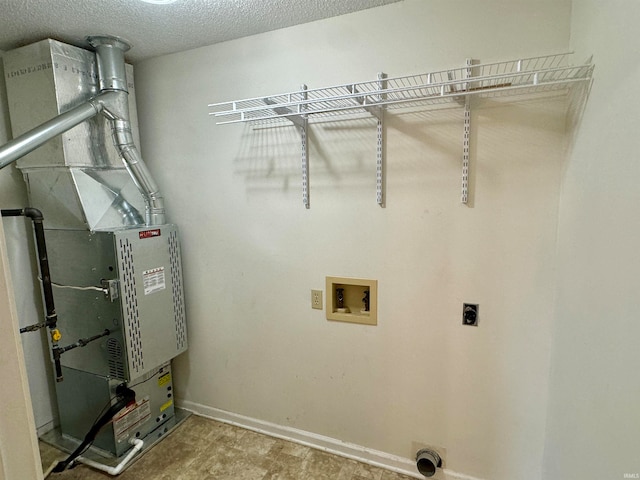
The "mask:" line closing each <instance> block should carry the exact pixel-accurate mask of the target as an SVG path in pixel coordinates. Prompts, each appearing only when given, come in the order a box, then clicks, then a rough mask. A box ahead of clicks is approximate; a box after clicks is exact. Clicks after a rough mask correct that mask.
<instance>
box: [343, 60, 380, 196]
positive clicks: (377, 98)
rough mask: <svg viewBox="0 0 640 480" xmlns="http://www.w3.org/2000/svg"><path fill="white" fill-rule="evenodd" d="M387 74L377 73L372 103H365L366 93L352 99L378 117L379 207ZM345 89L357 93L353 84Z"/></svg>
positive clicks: (377, 163)
mask: <svg viewBox="0 0 640 480" xmlns="http://www.w3.org/2000/svg"><path fill="white" fill-rule="evenodd" d="M386 79H387V74H386V73H382V72H380V73H378V91H379V92H380V93H378V94H377V95H375V99H374V105H367V103H366V95H365V94H363V95H362V96H361V97H355V98H354V100H355V101H356V102H357V103H358V104H360V105H361V106H362V108H363V109H365V110H366V111H367V112H369V113H370V114H371V115H372V116H374V117H375V118H376V119H378V124H377V126H376V132H377V143H376V202H377V203H378V205H380V206H381V207H384V202H385V198H384V197H385V192H384V185H385V173H386V172H385V151H386V145H385V131H384V102H385V101H386V100H387V94H386V93H383V92H384V91H385V90H386V89H387V80H386ZM347 90H348V91H349V93H351V94H358V93H360V92H358V89H357V88H356V86H355V85H348V86H347Z"/></svg>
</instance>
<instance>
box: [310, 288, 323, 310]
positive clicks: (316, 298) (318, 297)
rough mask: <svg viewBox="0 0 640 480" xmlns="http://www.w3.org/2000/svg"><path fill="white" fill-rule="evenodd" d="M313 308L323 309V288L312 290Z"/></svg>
mask: <svg viewBox="0 0 640 480" xmlns="http://www.w3.org/2000/svg"><path fill="white" fill-rule="evenodd" d="M311 308H315V309H316V310H322V290H311Z"/></svg>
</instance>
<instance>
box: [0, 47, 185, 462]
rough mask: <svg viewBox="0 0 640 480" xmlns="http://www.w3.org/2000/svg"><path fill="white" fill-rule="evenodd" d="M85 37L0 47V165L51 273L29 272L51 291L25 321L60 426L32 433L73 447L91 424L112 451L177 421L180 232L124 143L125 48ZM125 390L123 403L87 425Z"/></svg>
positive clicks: (130, 95)
mask: <svg viewBox="0 0 640 480" xmlns="http://www.w3.org/2000/svg"><path fill="white" fill-rule="evenodd" d="M87 40H88V42H89V45H91V47H92V48H93V49H94V51H95V53H94V52H91V51H88V50H86V49H82V48H78V47H74V46H71V45H66V44H64V43H61V42H57V41H55V40H51V39H48V40H43V41H41V42H38V43H35V44H32V45H27V46H25V47H21V48H18V49H16V50H13V51H10V52H6V53H5V54H4V56H3V63H4V69H5V77H6V87H7V100H8V104H9V113H10V118H11V126H12V130H13V134H14V136H15V139H14V140H12V141H10V142H8V143H7V144H5V145H3V146H2V147H0V168H3V167H5V166H7V165H10V164H11V163H13V162H16V165H17V167H18V168H19V169H20V171H21V172H22V175H23V177H24V179H25V182H26V184H27V191H28V194H29V202H30V207H34V209H35V208H37V209H38V210H39V211H41V212H42V215H39V217H38V218H39V221H40V222H42V223H43V225H44V227H43V229H44V232H43V235H44V234H45V233H46V242H47V246H48V248H47V250H46V251H47V261H48V266H49V267H50V268H49V270H50V275H49V273H47V272H45V271H44V269H42V268H41V277H42V278H41V279H42V280H43V286H44V284H45V280H46V281H47V284H48V286H49V289H48V290H47V289H46V288H45V290H46V291H47V292H49V293H51V294H52V295H53V299H51V302H50V308H49V305H48V308H47V312H48V313H47V319H46V321H45V322H44V323H39V324H34V325H33V326H32V327H33V329H38V328H41V327H44V326H48V327H50V346H51V348H52V358H53V360H54V363H55V366H56V380H57V383H56V397H57V403H58V412H59V419H60V427H59V430H54V431H52V432H49V433H47V434H45V436H44V437H43V439H44V440H45V441H48V442H49V443H54V444H56V445H58V446H59V447H61V448H62V449H65V450H67V451H69V452H74V451H80V450H84V445H85V444H86V443H87V442H88V441H89V440H87V439H88V438H89V436H90V435H89V434H87V432H88V431H89V432H90V433H91V432H93V434H92V435H91V439H90V443H93V445H94V446H96V447H98V448H99V449H100V451H101V452H103V453H104V452H109V453H110V454H111V455H113V456H115V457H118V458H121V457H123V456H125V455H126V454H127V453H126V452H128V451H129V450H131V448H132V442H133V443H136V442H137V441H139V440H143V439H146V440H145V448H147V446H151V445H152V444H153V442H155V441H157V440H158V439H159V438H162V437H164V435H165V434H166V433H167V432H168V431H169V430H170V429H171V428H172V427H173V426H175V425H176V422H177V418H176V414H175V408H174V404H173V380H172V373H171V363H170V362H171V360H172V359H173V358H175V357H176V356H177V355H179V354H180V353H182V352H184V351H186V350H187V332H186V320H185V317H186V315H185V305H184V292H183V287H182V261H181V254H180V239H179V235H178V229H177V227H176V225H172V224H166V223H165V210H164V202H163V198H162V195H161V194H160V192H159V190H158V186H157V185H156V183H155V181H154V180H153V178H152V176H151V174H150V173H149V170H148V169H147V166H146V165H145V163H144V161H143V159H142V157H141V155H140V153H139V151H138V148H137V147H136V143H137V137H138V132H137V113H136V108H135V87H134V83H133V67H131V66H130V65H127V64H125V60H124V54H125V52H126V51H127V50H128V49H129V45H128V43H127V42H125V41H123V40H122V39H120V38H116V37H108V36H93V37H88V39H87ZM35 125H38V126H35ZM34 126H35V128H34ZM2 207H9V206H5V205H3V206H2ZM10 207H15V206H13V205H12V206H10ZM27 210H28V211H31V210H33V209H15V208H12V209H9V210H4V209H3V211H2V213H3V216H5V215H6V216H16V215H23V214H25V213H24V212H27ZM5 221H12V220H10V219H9V218H7V220H5ZM42 240H43V242H44V237H43V239H42ZM45 277H46V278H45ZM49 277H50V278H49ZM43 288H44V287H43ZM50 296H51V295H49V297H50ZM53 300H55V308H54V306H53ZM52 319H57V321H54V320H52ZM26 331H32V328H29V329H26ZM77 339H79V340H77ZM76 340H77V341H76ZM74 342H75V343H74ZM76 347H81V348H76ZM63 354H64V355H63ZM63 380H64V381H63ZM123 388H124V389H125V390H127V391H128V390H129V389H130V390H131V391H133V392H134V393H135V403H133V404H131V403H130V402H127V403H128V406H127V407H126V408H125V409H123V410H122V411H119V413H118V414H116V415H115V416H113V417H112V418H109V419H107V420H109V421H108V424H106V425H105V427H104V428H102V429H100V430H99V432H98V431H96V428H95V420H96V417H97V415H98V414H99V413H100V410H101V409H102V408H103V407H104V405H105V404H106V403H109V402H111V401H112V399H113V398H115V397H116V396H117V395H118V389H121V390H122V389H123ZM85 434H87V436H85ZM83 438H84V440H82V439H83ZM81 447H82V448H81ZM136 448H138V447H136ZM136 451H137V450H136ZM134 454H135V453H134ZM73 455H74V454H73V453H72V457H73ZM131 455H133V454H130V455H129V456H128V457H125V458H130V456H131ZM72 462H73V460H72V459H71V457H70V459H69V462H62V463H61V464H59V466H60V468H67V467H68V466H70V465H71V464H72ZM125 463H126V462H125ZM121 465H123V464H121ZM119 468H120V467H118V468H115V469H110V470H108V471H109V472H111V473H113V472H119V471H120V470H119ZM114 474H115V473H114Z"/></svg>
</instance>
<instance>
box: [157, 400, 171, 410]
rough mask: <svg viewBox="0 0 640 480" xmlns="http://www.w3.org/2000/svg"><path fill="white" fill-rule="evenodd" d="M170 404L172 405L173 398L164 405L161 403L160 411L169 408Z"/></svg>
mask: <svg viewBox="0 0 640 480" xmlns="http://www.w3.org/2000/svg"><path fill="white" fill-rule="evenodd" d="M171 405H173V398H172V399H171V400H169V401H168V402H167V403H165V404H164V405H162V406H161V407H160V411H161V412H164V411H165V410H166V409H167V408H169V407H170V406H171Z"/></svg>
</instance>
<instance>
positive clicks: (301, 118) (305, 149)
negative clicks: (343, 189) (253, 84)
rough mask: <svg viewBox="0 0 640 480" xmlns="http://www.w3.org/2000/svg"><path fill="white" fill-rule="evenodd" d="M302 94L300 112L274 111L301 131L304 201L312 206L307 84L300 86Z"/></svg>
mask: <svg viewBox="0 0 640 480" xmlns="http://www.w3.org/2000/svg"><path fill="white" fill-rule="evenodd" d="M300 95H301V100H302V103H300V105H299V110H298V112H294V111H293V110H291V109H290V108H287V107H274V108H273V111H274V112H275V113H276V114H278V115H280V116H282V117H285V118H286V119H287V120H289V121H290V122H291V123H293V125H294V126H295V127H296V128H297V129H298V132H300V146H301V162H300V163H301V170H302V203H303V204H304V207H305V208H310V202H309V142H308V139H307V134H308V129H309V119H308V117H307V115H305V113H304V111H305V107H306V104H305V103H304V102H305V101H306V100H307V98H308V96H307V86H306V85H302V86H301V87H300ZM262 101H263V102H264V103H265V104H267V105H274V104H275V103H276V102H275V101H273V100H271V99H270V98H263V99H262Z"/></svg>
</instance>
